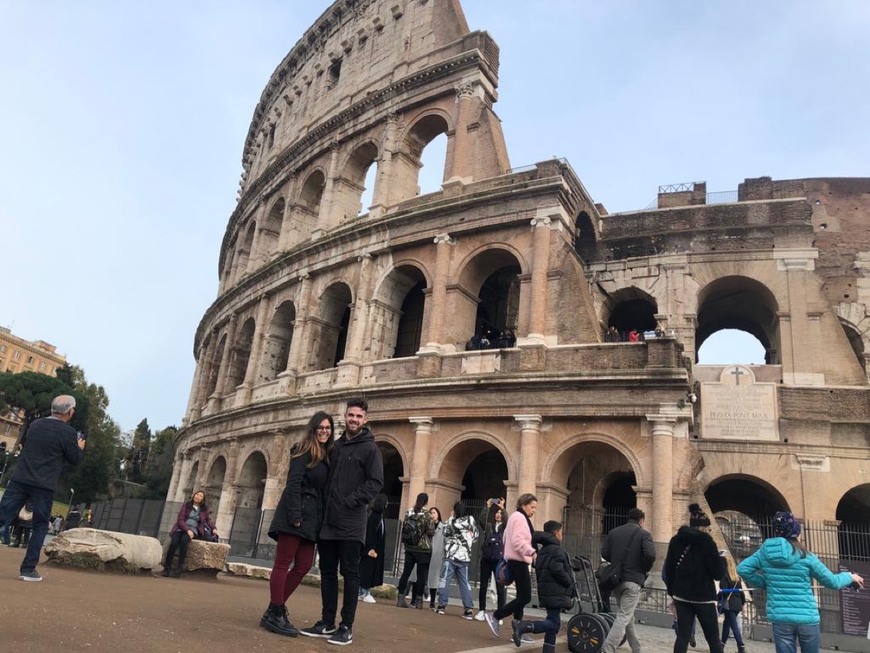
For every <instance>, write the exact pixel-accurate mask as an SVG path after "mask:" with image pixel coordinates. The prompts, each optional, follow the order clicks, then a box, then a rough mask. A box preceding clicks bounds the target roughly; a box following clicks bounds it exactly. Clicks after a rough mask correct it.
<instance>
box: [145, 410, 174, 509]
mask: <svg viewBox="0 0 870 653" xmlns="http://www.w3.org/2000/svg"><path fill="white" fill-rule="evenodd" d="M177 433H178V429H177V428H176V427H175V426H167V427H166V428H165V429H163V430H161V431H157V433H155V434H154V439H153V440H152V441H151V449H150V452H149V455H148V461H147V463H146V465H145V485H146V486H148V493H147V496H146V497H145V498H148V499H164V498H165V497H166V493H167V492H169V483H170V482H171V481H172V464H173V462H174V460H175V436H176V434H177Z"/></svg>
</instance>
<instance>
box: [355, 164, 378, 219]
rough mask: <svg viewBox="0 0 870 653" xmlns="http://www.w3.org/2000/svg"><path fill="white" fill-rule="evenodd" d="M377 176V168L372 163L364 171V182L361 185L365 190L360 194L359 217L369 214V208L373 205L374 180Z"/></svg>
mask: <svg viewBox="0 0 870 653" xmlns="http://www.w3.org/2000/svg"><path fill="white" fill-rule="evenodd" d="M377 176H378V166H377V165H375V164H374V163H372V164H371V165H369V169H368V170H366V176H365V181H363V185H364V186H365V190H363V192H362V197H361V198H360V209H359V215H363V214H365V213H368V212H369V207H371V205H372V204H373V203H374V196H375V179H377Z"/></svg>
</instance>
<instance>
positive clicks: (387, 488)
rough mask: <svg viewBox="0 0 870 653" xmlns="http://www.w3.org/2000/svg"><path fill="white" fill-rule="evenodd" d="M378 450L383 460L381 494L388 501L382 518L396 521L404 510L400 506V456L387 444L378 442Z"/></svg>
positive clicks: (396, 450)
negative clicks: (385, 496) (384, 495)
mask: <svg viewBox="0 0 870 653" xmlns="http://www.w3.org/2000/svg"><path fill="white" fill-rule="evenodd" d="M378 449H379V450H380V452H381V456H383V459H384V487H383V489H382V490H381V492H383V493H384V494H386V495H387V499H388V500H389V504H388V505H387V510H386V512H385V513H384V517H386V518H388V519H398V518H399V516H400V515H401V514H402V511H403V510H404V508H406V506H402V477H403V476H404V475H405V466H404V464H403V463H402V455H401V454H400V453H399V450H398V449H396V447H394V446H393V445H392V444H390V443H389V442H378ZM414 498H415V497H410V498H409V500H410V502H413V501H414Z"/></svg>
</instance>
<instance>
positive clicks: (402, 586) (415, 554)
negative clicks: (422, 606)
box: [399, 549, 432, 601]
mask: <svg viewBox="0 0 870 653" xmlns="http://www.w3.org/2000/svg"><path fill="white" fill-rule="evenodd" d="M431 560H432V552H431V551H408V550H407V549H405V568H404V569H402V577H401V578H399V596H405V590H406V589H407V588H408V578H410V577H411V572H412V571H413V570H414V565H417V580H415V581H414V591H413V593H412V595H411V598H412V599H413V600H414V601H416V600H417V599H420V598H423V588H424V587H425V586H426V579H427V578H429V562H430V561H431Z"/></svg>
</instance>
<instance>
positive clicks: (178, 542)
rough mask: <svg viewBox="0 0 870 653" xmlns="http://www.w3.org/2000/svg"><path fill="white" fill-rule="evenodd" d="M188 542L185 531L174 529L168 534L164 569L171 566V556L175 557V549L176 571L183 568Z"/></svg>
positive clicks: (188, 538) (188, 536) (188, 537)
mask: <svg viewBox="0 0 870 653" xmlns="http://www.w3.org/2000/svg"><path fill="white" fill-rule="evenodd" d="M188 544H190V535H188V534H187V531H175V532H174V533H173V534H172V535H170V536H169V548H168V549H166V561H165V562H164V563H163V567H164V569H171V568H172V558H174V557H175V552H176V551H178V571H182V570H183V569H184V561H185V560H187V545H188Z"/></svg>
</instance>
